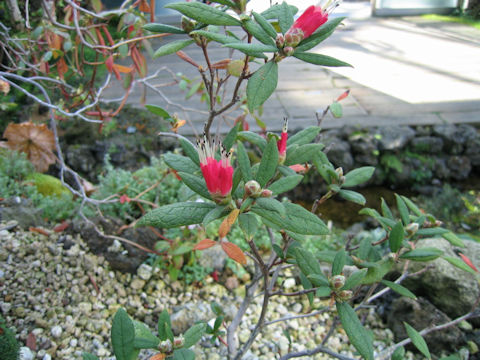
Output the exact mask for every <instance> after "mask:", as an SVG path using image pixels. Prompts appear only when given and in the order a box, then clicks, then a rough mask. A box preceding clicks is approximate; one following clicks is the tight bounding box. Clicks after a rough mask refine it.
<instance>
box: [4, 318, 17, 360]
mask: <svg viewBox="0 0 480 360" xmlns="http://www.w3.org/2000/svg"><path fill="white" fill-rule="evenodd" d="M19 351H20V345H19V344H18V342H17V340H16V339H15V333H14V332H13V331H12V330H10V329H9V328H8V327H7V325H6V323H5V320H4V319H3V317H2V316H1V315H0V359H2V360H17V359H18V356H19Z"/></svg>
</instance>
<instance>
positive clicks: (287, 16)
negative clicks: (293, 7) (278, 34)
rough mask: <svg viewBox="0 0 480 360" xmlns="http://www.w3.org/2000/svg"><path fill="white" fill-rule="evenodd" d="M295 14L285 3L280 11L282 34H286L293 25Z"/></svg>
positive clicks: (279, 22)
mask: <svg viewBox="0 0 480 360" xmlns="http://www.w3.org/2000/svg"><path fill="white" fill-rule="evenodd" d="M293 21H294V19H293V14H292V12H291V11H290V6H288V4H287V3H286V2H285V1H284V2H283V3H282V4H281V5H280V9H279V10H278V24H279V25H280V30H281V31H282V34H285V33H286V32H287V31H288V29H290V27H291V26H292V25H293Z"/></svg>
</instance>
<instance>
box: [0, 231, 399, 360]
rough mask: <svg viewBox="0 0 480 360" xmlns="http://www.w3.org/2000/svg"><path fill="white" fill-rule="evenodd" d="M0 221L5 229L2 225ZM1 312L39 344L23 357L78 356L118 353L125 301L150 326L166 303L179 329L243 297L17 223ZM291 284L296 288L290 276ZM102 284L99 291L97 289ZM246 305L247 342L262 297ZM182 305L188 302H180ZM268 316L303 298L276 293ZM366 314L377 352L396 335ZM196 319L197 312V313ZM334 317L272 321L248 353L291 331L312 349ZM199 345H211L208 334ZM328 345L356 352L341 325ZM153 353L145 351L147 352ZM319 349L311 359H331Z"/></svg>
mask: <svg viewBox="0 0 480 360" xmlns="http://www.w3.org/2000/svg"><path fill="white" fill-rule="evenodd" d="M2 225H5V224H0V229H1V228H2V227H3V226H2ZM0 263H1V264H2V265H1V267H0V310H1V312H2V315H3V316H4V318H5V319H6V321H7V325H8V326H10V327H12V328H13V329H14V330H15V332H16V334H17V338H18V340H19V341H20V342H21V343H22V345H25V344H26V343H27V338H29V337H30V339H32V338H35V344H36V350H35V351H32V353H31V354H29V353H28V351H27V352H26V354H25V356H24V359H28V358H29V355H32V356H31V357H30V359H33V358H37V359H43V360H49V359H81V353H82V352H83V351H88V352H91V353H93V354H96V355H97V356H98V357H99V358H100V359H113V356H112V352H111V346H110V327H111V322H112V318H113V315H114V314H115V312H116V311H117V309H118V308H119V307H120V306H122V307H124V308H126V309H127V311H128V313H129V314H130V315H131V316H132V317H133V318H134V319H136V320H141V321H144V322H145V323H146V324H147V325H148V326H149V327H150V328H151V329H154V328H155V327H156V321H157V319H158V314H159V313H160V312H161V311H163V310H164V309H165V308H166V309H167V310H168V311H169V312H170V313H171V314H173V315H172V323H173V326H174V328H178V329H181V328H182V327H183V328H184V327H185V326H187V325H186V323H192V322H193V321H195V320H197V319H203V320H209V319H211V318H213V317H214V316H213V314H212V313H211V310H210V309H209V305H210V303H211V302H213V301H217V302H219V303H221V304H224V305H225V304H226V305H225V310H226V313H227V317H228V315H229V314H230V316H231V315H232V314H234V313H235V311H236V306H238V304H239V300H240V297H239V296H238V295H240V294H241V293H242V291H244V288H243V287H239V288H237V289H236V291H234V292H230V291H228V290H227V289H226V288H225V287H223V286H222V285H220V284H218V283H215V282H213V280H212V279H211V278H209V282H210V283H208V284H206V285H205V286H203V287H201V288H199V287H194V286H184V285H182V284H180V283H179V282H174V283H171V284H169V283H168V276H166V275H165V274H164V273H162V272H160V271H152V270H151V268H150V267H149V266H145V265H143V266H141V267H140V268H139V269H140V270H139V271H138V273H137V275H131V274H123V273H120V272H115V271H111V270H110V269H109V267H108V263H107V262H106V261H105V260H104V259H103V258H102V257H98V256H95V255H92V254H90V253H89V252H88V249H87V247H86V245H85V243H84V242H83V241H82V239H80V238H79V237H76V238H72V237H71V236H70V235H63V234H57V233H53V234H51V235H50V236H45V235H42V234H39V233H35V232H28V231H23V230H20V229H18V228H14V229H12V230H0ZM287 284H288V286H293V287H292V288H290V289H289V290H290V291H293V290H295V289H296V287H295V286H294V284H293V283H292V282H291V281H290V282H288V283H287ZM97 290H98V291H97ZM257 299H258V301H257V303H255V306H254V307H252V308H251V309H249V310H248V311H247V315H246V319H245V321H244V322H243V323H242V324H241V326H240V331H239V339H240V341H241V342H243V341H246V339H247V338H248V336H249V334H250V331H251V330H250V327H251V326H252V325H254V324H255V322H256V320H257V318H258V315H259V314H260V301H261V297H258V298H257ZM182 304H183V305H182ZM271 309H272V310H271V312H270V313H269V314H268V320H274V319H278V318H280V317H284V316H288V315H297V314H301V313H303V312H304V310H305V311H308V301H307V300H306V298H301V299H298V298H292V297H288V298H287V297H275V298H273V301H272V303H271ZM365 315H367V320H368V322H369V323H370V324H373V326H374V327H375V330H374V333H375V338H377V339H382V341H381V342H375V343H374V344H375V347H376V349H377V350H381V349H382V348H384V347H385V344H386V345H388V344H390V343H391V341H392V340H391V339H392V337H393V336H392V333H391V332H390V331H389V330H388V329H384V328H383V326H382V325H381V322H380V320H378V318H377V317H376V315H375V314H374V313H373V311H371V312H370V313H369V314H365ZM192 317H193V318H192ZM332 320H333V318H332V315H330V314H328V313H325V314H322V315H318V316H314V317H309V318H303V319H294V320H290V321H288V322H278V323H275V324H273V325H271V326H268V327H267V329H266V331H265V332H264V333H263V334H262V335H261V336H260V337H259V338H258V341H256V343H255V344H254V345H253V346H252V349H251V352H249V353H248V356H247V357H246V359H247V358H248V359H249V360H254V359H258V360H267V359H268V360H270V359H276V358H278V357H279V353H281V354H285V353H286V352H287V351H288V348H289V342H288V340H287V337H286V336H285V334H284V331H285V330H286V331H288V332H289V333H290V335H291V337H292V340H293V344H292V347H291V350H293V351H298V350H304V349H306V348H313V347H314V346H315V344H316V343H319V342H320V341H321V340H322V339H323V337H324V336H325V334H326V333H327V331H328V329H329V325H330V324H331V322H332ZM202 345H205V346H206V345H209V342H208V341H207V339H205V341H203V342H202ZM327 345H328V347H329V348H330V349H332V350H334V351H337V352H341V353H342V354H344V355H348V356H354V355H353V354H354V350H353V348H352V347H350V345H349V344H348V341H347V338H346V335H345V334H344V333H343V331H339V332H337V333H336V334H335V335H334V336H331V337H330V338H329V340H328V343H327ZM209 346H210V347H208V348H205V347H203V348H201V347H200V346H199V345H197V346H196V347H195V348H194V350H195V352H196V353H197V355H198V356H197V359H208V360H216V359H224V358H225V347H224V346H223V345H221V344H216V345H209ZM145 357H146V358H148V352H146V353H145ZM329 358H330V357H329V356H327V355H321V354H319V355H316V356H313V357H311V359H329Z"/></svg>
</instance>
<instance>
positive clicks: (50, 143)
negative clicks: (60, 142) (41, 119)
mask: <svg viewBox="0 0 480 360" xmlns="http://www.w3.org/2000/svg"><path fill="white" fill-rule="evenodd" d="M3 137H4V138H6V139H7V140H8V141H7V143H6V144H5V145H6V147H8V148H9V149H10V150H14V151H20V152H24V153H25V154H27V158H28V160H30V162H31V163H32V164H33V165H34V166H35V169H36V170H37V171H38V172H45V171H47V170H48V167H49V166H50V164H53V163H55V161H56V159H57V157H56V156H55V154H54V153H53V151H54V150H55V136H54V135H53V132H52V131H51V130H49V129H48V128H47V125H45V124H41V125H38V124H34V123H32V122H30V121H29V122H25V123H21V124H13V123H10V124H8V126H7V129H6V130H5V132H4V133H3Z"/></svg>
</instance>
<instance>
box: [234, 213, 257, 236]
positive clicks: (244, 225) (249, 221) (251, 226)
mask: <svg viewBox="0 0 480 360" xmlns="http://www.w3.org/2000/svg"><path fill="white" fill-rule="evenodd" d="M238 224H239V225H240V229H242V231H243V233H244V234H245V237H246V238H247V239H248V240H251V239H252V238H253V237H254V236H255V234H256V233H257V231H258V227H259V226H260V223H259V222H258V219H257V217H256V216H255V215H253V214H250V213H246V214H240V215H239V217H238Z"/></svg>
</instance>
